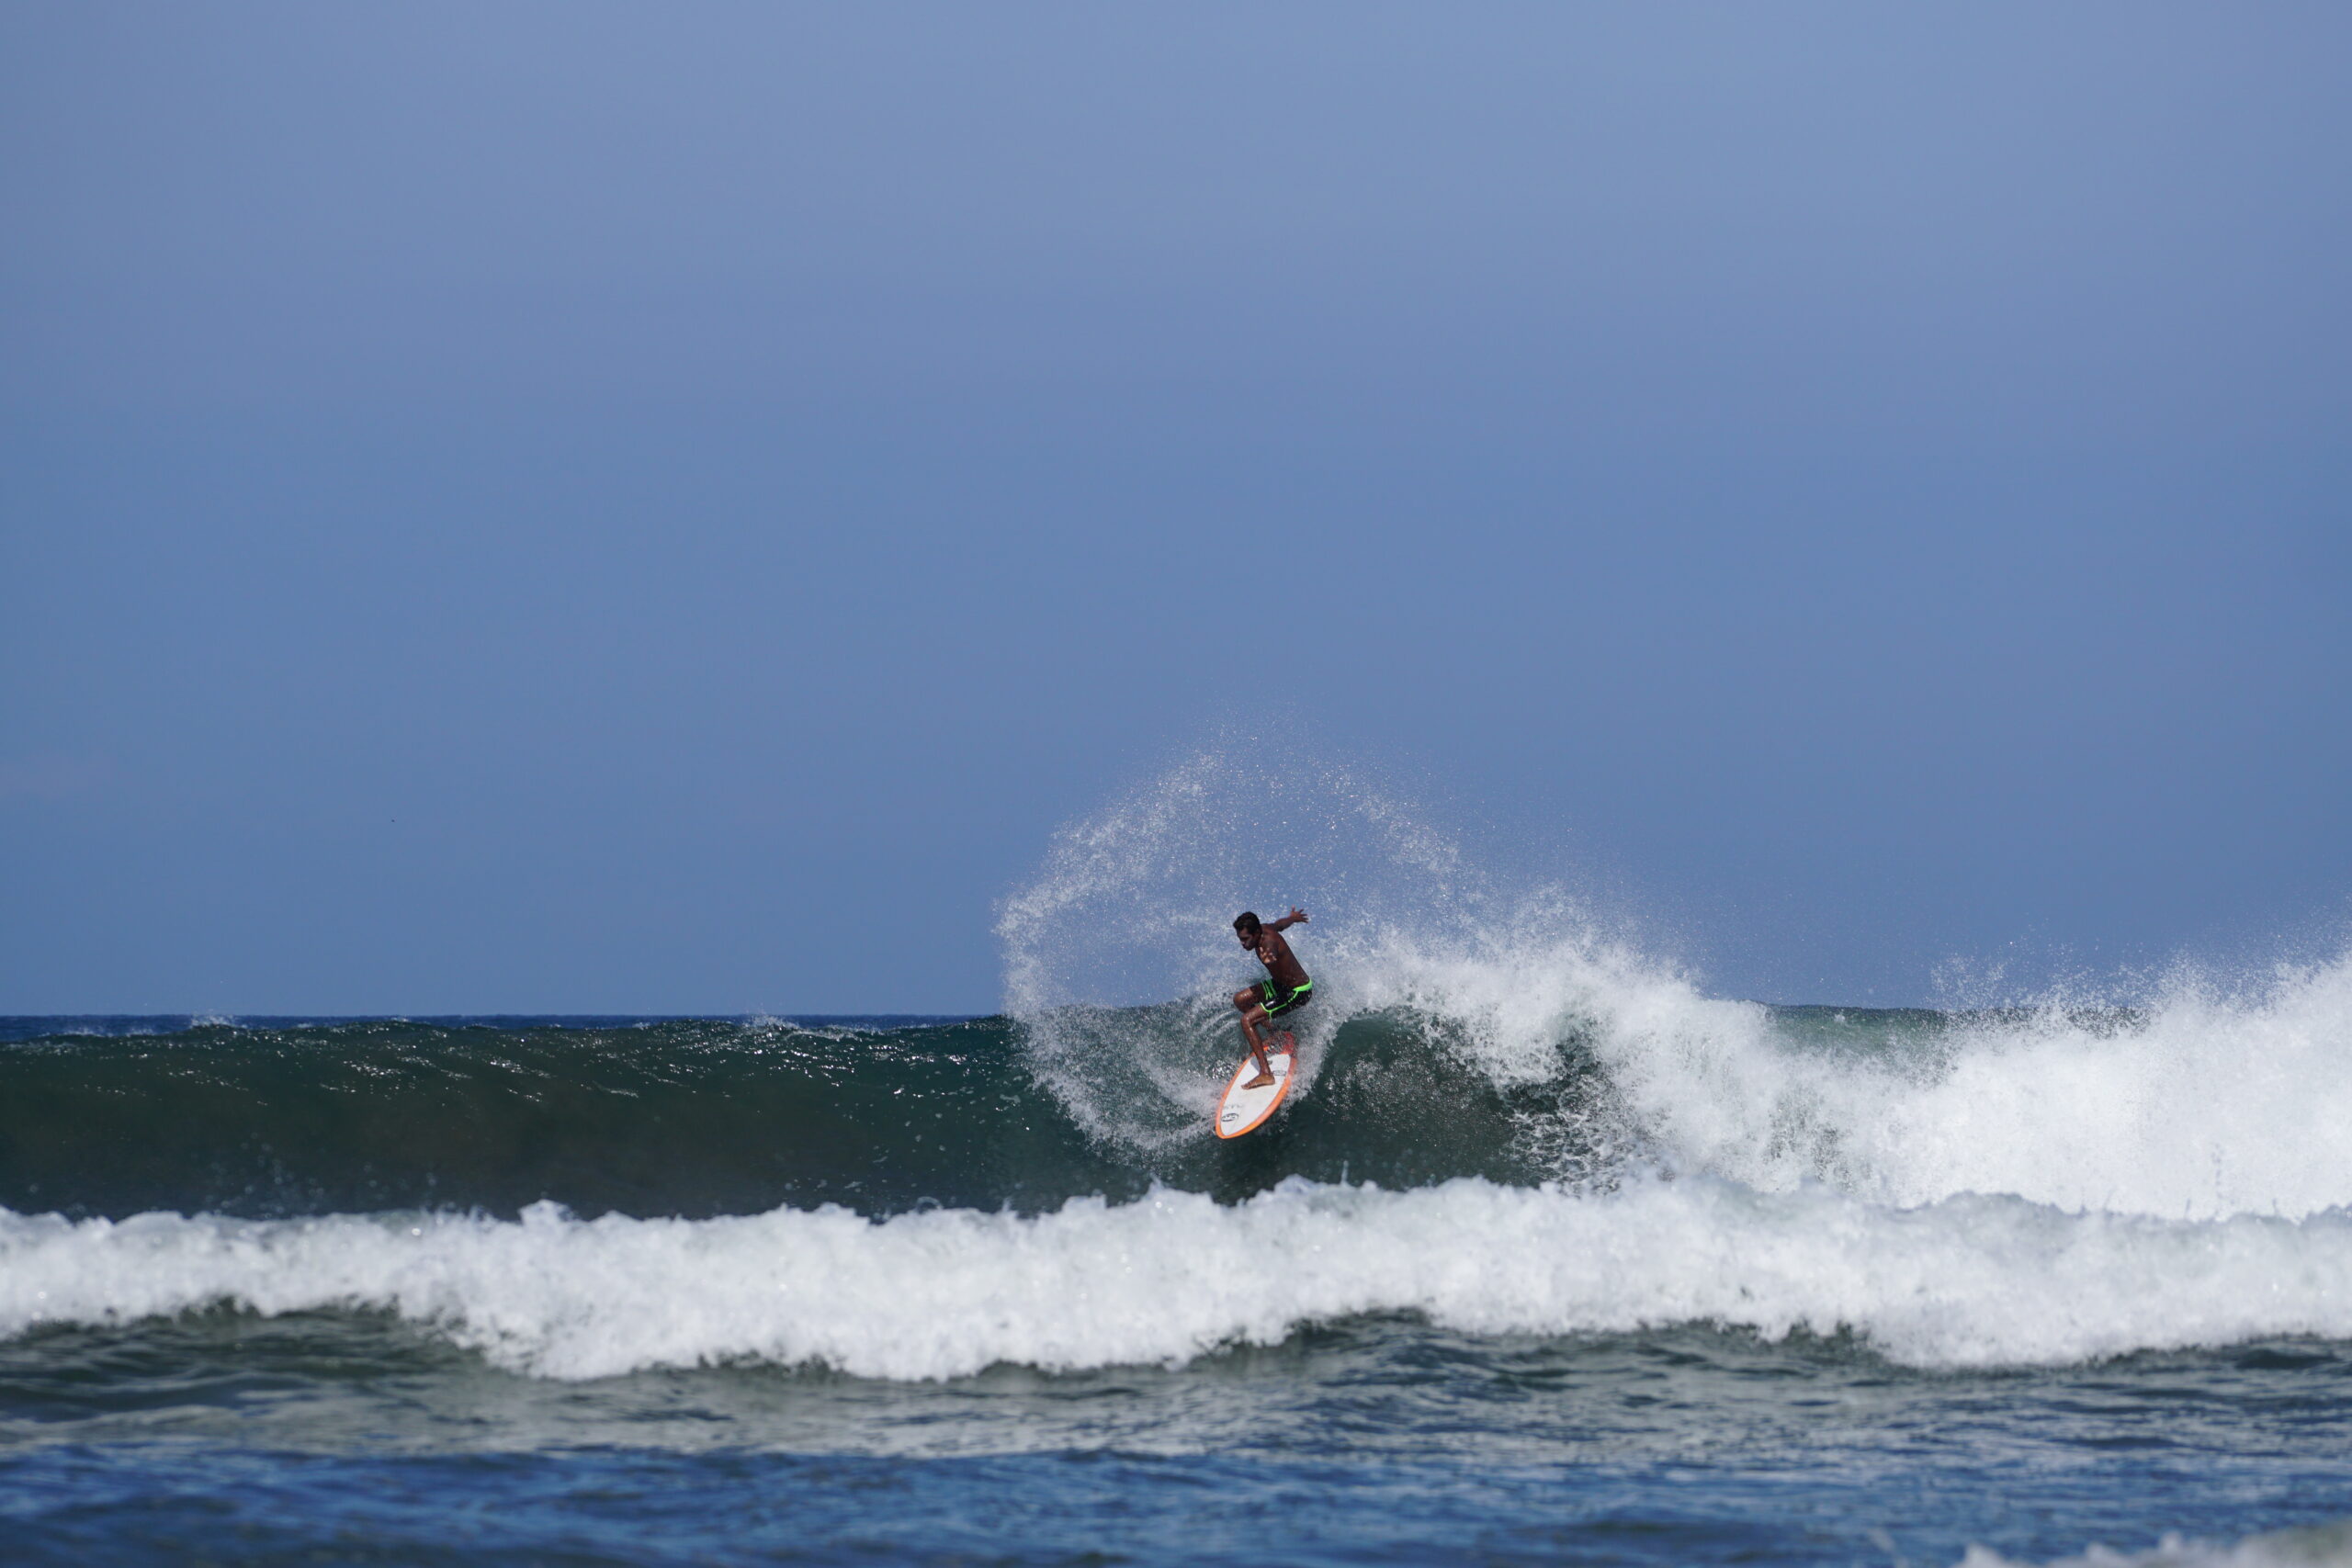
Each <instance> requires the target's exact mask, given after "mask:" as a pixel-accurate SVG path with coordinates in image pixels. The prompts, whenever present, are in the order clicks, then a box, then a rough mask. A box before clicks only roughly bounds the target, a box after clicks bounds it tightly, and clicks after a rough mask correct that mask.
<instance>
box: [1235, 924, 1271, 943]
mask: <svg viewBox="0 0 2352 1568" xmlns="http://www.w3.org/2000/svg"><path fill="white" fill-rule="evenodd" d="M1265 929H1266V928H1265V927H1263V926H1261V927H1259V928H1258V931H1243V930H1241V929H1240V928H1239V927H1236V928H1235V929H1234V932H1233V934H1234V935H1235V936H1238V937H1239V938H1240V939H1241V945H1242V946H1244V947H1255V946H1257V945H1258V933H1259V931H1264V930H1265Z"/></svg>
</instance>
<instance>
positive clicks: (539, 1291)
mask: <svg viewBox="0 0 2352 1568" xmlns="http://www.w3.org/2000/svg"><path fill="white" fill-rule="evenodd" d="M220 1306H233V1307H239V1308H243V1309H246V1310H250V1311H254V1312H259V1313H263V1314H280V1313H288V1312H304V1311H382V1312H390V1313H393V1314H398V1315H399V1316H401V1317H402V1318H405V1319H409V1320H412V1321H414V1322H418V1323H422V1324H426V1325H433V1326H435V1328H437V1329H438V1330H439V1331H441V1332H443V1333H446V1334H447V1335H448V1336H449V1337H451V1338H452V1339H453V1340H455V1341H456V1342H458V1343H459V1344H462V1345H465V1346H467V1347H469V1348H473V1349H475V1350H477V1351H479V1352H480V1353H481V1354H482V1355H483V1356H485V1357H486V1358H487V1359H490V1360H491V1361H492V1363H494V1364H497V1365H499V1366H502V1367H505V1368H508V1369H510V1370H513V1371H520V1372H525V1373H528V1374H532V1375H537V1376H544V1377H551V1378H559V1379H580V1378H594V1377H603V1376H611V1375H617V1374H621V1373H626V1372H630V1371H639V1370H643V1369H650V1368H660V1367H685V1366H693V1365H697V1364H707V1363H713V1362H727V1361H737V1360H747V1361H762V1362H769V1363H774V1364H779V1365H804V1364H822V1365H825V1366H830V1367H832V1368H836V1369H838V1370H840V1371H845V1372H850V1373H854V1374H858V1375H863V1376H871V1377H880V1378H896V1379H936V1378H952V1377H957V1376H964V1375H968V1374H971V1373H975V1372H978V1371H981V1370H983V1369H984V1368H986V1367H988V1366H989V1365H992V1364H995V1363H998V1362H1016V1363H1025V1364H1028V1365H1031V1366H1035V1367H1039V1368H1043V1369H1046V1370H1052V1371H1069V1370H1078V1369H1083V1368H1091V1367H1102V1366H1110V1365H1121V1364H1148V1363H1155V1362H1157V1363H1170V1364H1173V1363H1178V1362H1182V1361H1184V1360H1187V1359H1192V1358H1194V1357H1198V1356H1201V1355H1204V1354H1206V1353H1210V1352H1212V1351H1214V1350H1216V1349H1217V1348H1220V1347H1224V1346H1229V1345H1234V1344H1240V1343H1251V1344H1261V1345H1263V1344H1274V1343H1278V1342H1280V1341H1281V1340H1282V1339H1283V1338H1284V1337H1287V1336H1288V1335H1289V1334H1290V1333H1291V1332H1292V1331H1293V1330H1295V1329H1296V1328H1298V1327H1300V1326H1302V1325H1308V1324H1313V1323H1318V1322H1329V1321H1334V1320H1338V1319H1342V1318H1347V1317H1351V1316H1356V1315H1361V1314H1382V1313H1413V1314H1420V1315H1422V1316H1424V1317H1426V1318H1428V1319H1429V1320H1430V1321H1431V1322H1433V1323H1436V1324H1439V1325H1443V1326H1446V1327H1450V1328H1454V1329H1457V1330H1462V1331H1467V1332H1473V1333H1482V1334H1492V1335H1510V1336H1520V1335H1529V1336H1555V1335H1566V1334H1576V1333H1584V1332H1630V1331H1635V1330H1640V1329H1645V1328H1656V1327H1663V1326H1667V1325H1676V1324H1687V1323H1712V1324H1716V1325H1724V1326H1729V1327H1737V1328H1744V1329H1748V1330H1752V1331H1754V1332H1756V1333H1758V1334H1760V1335H1763V1336H1765V1337H1769V1338H1778V1337H1784V1336H1787V1335H1790V1334H1792V1333H1798V1332H1804V1333H1811V1334H1815V1335H1823V1336H1828V1335H1835V1334H1838V1333H1841V1332H1850V1333H1852V1334H1854V1335H1856V1336H1858V1337H1860V1338H1861V1339H1863V1340H1864V1341H1865V1342H1866V1343H1867V1344H1869V1345H1870V1346H1871V1347H1872V1348H1874V1349H1875V1350H1876V1351H1878V1352H1879V1353H1880V1354H1882V1355H1884V1356H1886V1357H1888V1358H1889V1359H1893V1360H1895V1361H1898V1362H1902V1363H1905V1364H1909V1365H1914V1366H1919V1367H1930V1368H1934V1367H1951V1368H1959V1367H1990V1366H2001V1365H2019V1364H2033V1363H2041V1364H2052V1363H2064V1362H2074V1361H2082V1360H2086V1359H2098V1358H2101V1357H2108V1356H2116V1355H2122V1354H2128V1353H2130V1352H2133V1351H2139V1350H2156V1349H2179V1348H2192V1347H2212V1346H2221V1345H2227V1344H2233V1343H2238V1342H2243V1341H2245V1340H2249V1339H2256V1338H2268V1337H2290V1336H2313V1337H2325V1338H2335V1339H2346V1338H2352V1215H2346V1213H2343V1212H2341V1211H2337V1212H2332V1213H2326V1214H2322V1215H2316V1216H2312V1217H2310V1218H2306V1219H2302V1220H2288V1219H2278V1218H2269V1217H2258V1216H2251V1215H2241V1216H2237V1217H2233V1218H2231V1219H2227V1220H2220V1221H2165V1220H2154V1219H2149V1218H2145V1217H2135V1216H2126V1215H2117V1214H2108V1213H2063V1212H2060V1211H2057V1210H2054V1209H2051V1208H2048V1207H2045V1206H2041V1205H2037V1204H2032V1203H2029V1202H2026V1201H2022V1200H2018V1199H2014V1198H1961V1199H1952V1200H1948V1201H1943V1202H1939V1203H1937V1204H1933V1205H1930V1206H1928V1207H1926V1208H1922V1209H1916V1210H1892V1209H1886V1208H1882V1207H1877V1206H1873V1205H1871V1204H1867V1203H1864V1202H1862V1201H1859V1200H1856V1199H1852V1198H1849V1197H1847V1196H1844V1195H1841V1194H1839V1193H1838V1192H1835V1191H1833V1190H1827V1189H1824V1188H1818V1187H1815V1188H1809V1189H1806V1190H1802V1191H1799V1192H1794V1193H1780V1194H1768V1193H1758V1192H1756V1191H1754V1190H1747V1189H1743V1188H1739V1187H1736V1186H1734V1185H1731V1184H1727V1183H1723V1182H1718V1181H1713V1180H1707V1179H1685V1180H1662V1179H1645V1180H1640V1181H1636V1182H1634V1183H1631V1184H1629V1185H1627V1186H1626V1187H1624V1188H1623V1189H1622V1190H1618V1191H1616V1192H1613V1193H1606V1194H1599V1195H1583V1196H1580V1195H1577V1194H1574V1193H1571V1192H1568V1191H1565V1190H1558V1189H1552V1188H1519V1187H1506V1186H1498V1185H1496V1184H1493V1183H1489V1182H1486V1181H1482V1180H1476V1179H1464V1180H1456V1181H1453V1182H1448V1183H1446V1184H1444V1185H1442V1186H1439V1187H1433V1188H1424V1189H1419V1190H1413V1191H1406V1192H1390V1191H1385V1190H1379V1189H1376V1188H1369V1187H1333V1186H1317V1185H1314V1184H1311V1183H1306V1182H1304V1181H1292V1182H1288V1183H1285V1184H1284V1185H1283V1187H1281V1188H1279V1189H1276V1190H1273V1191H1271V1192H1268V1193H1264V1194H1261V1196H1259V1197H1257V1198H1254V1199H1251V1200H1250V1201H1248V1202H1245V1203H1241V1204H1238V1205H1220V1204H1218V1203H1216V1202H1215V1201H1212V1200H1210V1199H1209V1198H1207V1197H1205V1196H1201V1195H1196V1194H1193V1193H1186V1192H1179V1191H1172V1190H1156V1191H1154V1192H1153V1193H1151V1194H1150V1195H1149V1196H1148V1197H1147V1198H1145V1199H1143V1200H1141V1201H1136V1202H1133V1203H1127V1204H1121V1205H1113V1204H1110V1203H1107V1202H1105V1201H1103V1200H1100V1199H1080V1200H1076V1201H1071V1202H1069V1204H1067V1205H1065V1206H1064V1207H1063V1208H1061V1209H1060V1210H1058V1211H1056V1212H1053V1213H1046V1214H1041V1215H1037V1216H1035V1217H1028V1218H1024V1217H1022V1216H1020V1215H1018V1214H1015V1213H1011V1212H1001V1213H981V1212H978V1211H975V1210H968V1209H948V1210H933V1211H929V1212H925V1213H904V1214H899V1215H898V1216H896V1217H893V1218H890V1219H888V1220H885V1221H881V1222H878V1223H877V1222H873V1221H868V1220H866V1219H864V1218H861V1217H860V1216H858V1215H856V1214H854V1213H850V1212H849V1211H847V1210H843V1209H839V1208H831V1207H828V1208H824V1209H819V1210H813V1211H811V1210H801V1209H778V1210H775V1211H773V1212H771V1213H765V1214H759V1215H752V1216H746V1217H739V1218H721V1219H710V1220H695V1221H689V1220H639V1219H630V1218H627V1217H625V1216H619V1215H607V1216H605V1217H604V1218H602V1219H598V1220H592V1221H582V1220H577V1219H573V1218H571V1217H570V1216H569V1215H568V1214H566V1213H564V1212H563V1211H561V1210H560V1209H558V1208H556V1207H555V1206H554V1205H551V1204H541V1205H537V1206H535V1207H534V1208H532V1209H530V1210H528V1211H526V1213H524V1215H523V1216H522V1218H521V1219H520V1220H517V1221H502V1220H496V1219H492V1218H489V1217H487V1216H481V1215H471V1216H467V1215H453V1214H408V1215H377V1216H354V1215H331V1216H325V1217H321V1218H315V1219H305V1220H284V1221H250V1220H232V1219H224V1218H219V1217H215V1216H207V1215H198V1216H194V1217H183V1216H180V1215H176V1214H164V1213H156V1214H146V1215H141V1216H139V1217H137V1218H134V1219H131V1220H128V1221H122V1222H112V1221H107V1220H88V1221H81V1222H72V1221H67V1220H65V1219H62V1218H60V1217H57V1216H53V1215H51V1216H24V1215H18V1214H14V1213H6V1212H5V1211H0V1333H6V1334H9V1335H16V1334H21V1333H24V1332H26V1331H27V1330H29V1329H32V1328H34V1327H36V1326H39V1325H43V1324H58V1323H76V1324H107V1323H120V1322H125V1321H129V1320H133V1319H137V1318H141V1317H147V1316H153V1315H164V1314H178V1313H184V1312H189V1311H195V1310H201V1309H206V1308H214V1307H220Z"/></svg>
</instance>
